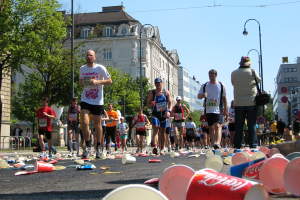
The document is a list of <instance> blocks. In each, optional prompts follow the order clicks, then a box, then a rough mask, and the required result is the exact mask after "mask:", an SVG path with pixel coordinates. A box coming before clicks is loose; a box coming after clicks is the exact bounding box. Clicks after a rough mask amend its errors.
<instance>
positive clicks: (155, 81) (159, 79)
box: [154, 78, 162, 83]
mask: <svg viewBox="0 0 300 200" xmlns="http://www.w3.org/2000/svg"><path fill="white" fill-rule="evenodd" d="M161 82H162V80H161V78H156V79H155V80H154V83H161Z"/></svg>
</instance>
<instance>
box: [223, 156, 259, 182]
mask: <svg viewBox="0 0 300 200" xmlns="http://www.w3.org/2000/svg"><path fill="white" fill-rule="evenodd" d="M264 159H265V158H261V159H257V160H252V161H249V162H246V163H242V164H239V165H234V166H231V167H230V169H229V172H230V175H231V176H236V177H239V178H242V177H243V173H244V171H245V170H246V169H247V167H249V166H252V165H253V164H255V163H258V162H261V161H263V160H264Z"/></svg>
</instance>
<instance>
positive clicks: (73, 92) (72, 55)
mask: <svg viewBox="0 0 300 200" xmlns="http://www.w3.org/2000/svg"><path fill="white" fill-rule="evenodd" d="M73 1H74V0H71V18H72V29H71V67H72V98H74V97H75V91H74V61H73V57H74V2H73Z"/></svg>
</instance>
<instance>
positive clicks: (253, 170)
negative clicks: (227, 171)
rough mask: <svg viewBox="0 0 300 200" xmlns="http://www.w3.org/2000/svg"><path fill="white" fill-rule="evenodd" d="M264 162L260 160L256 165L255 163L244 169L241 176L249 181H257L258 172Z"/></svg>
mask: <svg viewBox="0 0 300 200" xmlns="http://www.w3.org/2000/svg"><path fill="white" fill-rule="evenodd" d="M264 162H265V160H262V161H260V162H258V163H255V164H253V165H251V166H249V167H247V168H246V169H245V171H244V172H243V176H244V177H246V178H250V179H257V180H259V172H260V169H261V167H262V166H263V164H264Z"/></svg>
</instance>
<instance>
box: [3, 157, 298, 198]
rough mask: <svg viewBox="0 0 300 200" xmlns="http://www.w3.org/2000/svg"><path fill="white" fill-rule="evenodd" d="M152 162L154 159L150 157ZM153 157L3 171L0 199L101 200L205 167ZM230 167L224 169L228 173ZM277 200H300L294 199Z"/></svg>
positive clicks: (195, 161) (67, 162)
mask: <svg viewBox="0 0 300 200" xmlns="http://www.w3.org/2000/svg"><path fill="white" fill-rule="evenodd" d="M150 158H151V157H150ZM148 159H149V157H146V158H143V157H137V162H136V163H135V164H128V165H122V163H121V160H120V159H115V160H108V159H107V160H95V161H92V163H93V164H95V165H96V167H97V169H94V170H86V171H79V170H76V169H74V168H66V169H64V170H60V171H53V172H49V173H37V174H32V175H24V176H14V173H15V172H16V170H12V169H1V170H0V199H13V200H30V199H33V200H35V199H36V200H37V199H38V200H41V199H51V200H54V199H55V200H56V199H62V200H69V199H70V200H71V199H72V200H74V199H88V200H94V199H95V200H96V199H97V200H99V199H101V198H102V197H104V196H105V195H106V194H107V193H108V192H110V191H111V190H113V189H115V188H117V187H119V186H122V185H127V184H142V183H143V182H144V181H145V180H148V179H151V178H156V177H159V176H160V174H161V173H162V171H163V170H164V169H165V168H167V167H169V166H171V165H173V164H174V163H175V164H185V165H188V166H190V167H192V168H193V169H195V170H198V169H201V168H203V167H204V159H205V158H204V156H201V157H200V158H187V157H183V156H182V157H179V158H170V156H167V155H166V156H161V157H159V159H161V160H162V162H161V163H148ZM72 164H74V162H73V161H71V160H62V161H59V162H58V164H56V165H63V166H68V165H72ZM101 166H109V167H110V171H114V172H120V173H119V174H103V170H101V169H100V167H101ZM227 171H228V166H225V167H224V168H223V172H224V173H227ZM272 198H274V199H281V200H284V199H293V200H294V199H300V198H295V197H294V198H293V197H290V196H281V197H275V196H273V197H272Z"/></svg>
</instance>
